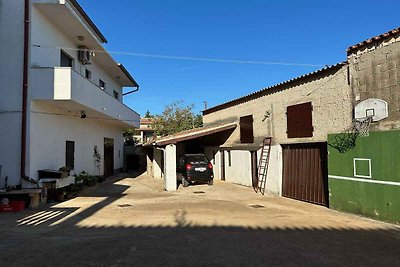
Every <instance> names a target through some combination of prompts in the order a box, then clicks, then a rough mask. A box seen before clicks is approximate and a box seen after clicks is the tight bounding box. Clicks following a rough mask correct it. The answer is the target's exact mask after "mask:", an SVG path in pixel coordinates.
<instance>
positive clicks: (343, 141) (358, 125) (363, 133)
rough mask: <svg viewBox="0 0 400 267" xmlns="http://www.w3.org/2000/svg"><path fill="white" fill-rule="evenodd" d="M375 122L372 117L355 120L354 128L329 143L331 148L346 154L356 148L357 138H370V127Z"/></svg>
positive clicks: (338, 135) (336, 136)
mask: <svg viewBox="0 0 400 267" xmlns="http://www.w3.org/2000/svg"><path fill="white" fill-rule="evenodd" d="M372 121H373V117H372V116H367V117H364V118H358V119H353V126H352V127H350V128H349V129H347V130H345V131H344V132H342V133H340V134H337V135H335V136H334V137H333V139H331V140H329V141H328V144H329V145H330V146H331V147H334V148H336V149H337V150H338V151H339V152H340V153H345V152H347V151H349V150H350V149H353V148H354V147H355V146H356V140H357V137H358V136H360V137H367V136H369V125H370V124H371V122H372Z"/></svg>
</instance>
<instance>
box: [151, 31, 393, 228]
mask: <svg viewBox="0 0 400 267" xmlns="http://www.w3.org/2000/svg"><path fill="white" fill-rule="evenodd" d="M399 40H400V29H395V30H392V31H390V32H388V33H385V34H382V35H379V36H376V37H374V38H371V39H368V40H366V41H364V42H362V43H359V44H356V45H354V46H351V47H350V48H349V49H348V54H347V60H346V62H343V63H339V64H336V65H334V66H330V67H326V68H323V69H320V70H317V71H315V72H312V73H309V74H306V75H303V76H300V77H297V78H294V79H292V80H289V81H285V82H283V83H280V84H277V85H274V86H271V87H268V88H265V89H262V90H260V91H257V92H254V93H251V94H249V95H246V96H243V97H240V98H237V99H234V100H232V101H229V102H226V103H223V104H221V105H218V106H215V107H212V108H209V109H207V110H204V111H203V121H204V127H203V128H200V129H195V130H191V131H187V132H182V133H178V134H175V135H173V136H167V137H164V138H162V139H159V140H157V141H156V142H155V143H154V144H153V145H154V160H153V163H154V164H153V167H154V172H153V174H154V176H155V177H163V178H164V179H165V188H166V190H176V172H175V164H176V160H177V159H178V158H179V155H181V154H183V153H187V152H188V151H190V152H199V153H205V154H206V155H207V156H208V157H209V158H210V159H211V161H212V163H213V165H214V176H215V179H222V180H225V181H228V182H232V183H237V184H241V185H245V186H249V187H252V186H253V187H255V188H257V187H259V181H258V180H257V179H258V178H259V174H258V173H257V172H258V170H259V167H260V164H259V163H260V158H261V157H262V155H261V151H262V147H263V140H264V139H265V138H267V137H269V138H272V144H271V149H270V155H269V169H268V173H267V179H266V188H265V189H266V191H268V192H270V193H273V194H277V195H281V196H285V197H290V198H294V199H298V200H302V201H307V202H311V203H315V204H319V205H324V206H328V207H330V208H334V209H338V210H342V211H347V212H352V213H357V214H362V215H364V216H369V217H372V218H376V219H380V220H386V221H390V222H397V223H399V222H400V206H399V205H400V202H399V201H398V196H400V187H399V186H400V164H399V162H400V156H399V154H398V151H399V149H400V141H399V140H400V131H399V126H400V121H399V118H400V98H399V93H398V92H399V89H400V88H399V87H400V80H399V77H400V44H399ZM363 135H364V136H363ZM188 148H190V149H188ZM258 189H259V188H258Z"/></svg>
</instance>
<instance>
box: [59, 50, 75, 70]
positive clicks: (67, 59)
mask: <svg viewBox="0 0 400 267" xmlns="http://www.w3.org/2000/svg"><path fill="white" fill-rule="evenodd" d="M60 52H61V54H60V67H70V68H72V65H73V61H74V60H73V59H72V57H71V56H69V55H68V54H67V53H65V52H64V51H62V50H60Z"/></svg>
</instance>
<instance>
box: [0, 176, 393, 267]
mask: <svg viewBox="0 0 400 267" xmlns="http://www.w3.org/2000/svg"><path fill="white" fill-rule="evenodd" d="M250 205H254V207H251V206H250ZM0 222H1V223H0V266H8V265H10V266H29V265H31V266H125V265H131V266H132V265H134V266H149V265H150V266H161V265H163V266H165V265H168V266H183V265H185V266H197V265H203V266H205V265H212V266H271V265H285V266H299V265H310V266H321V265H323V266H325V265H327V266H339V265H364V266H368V265H380V266H396V265H400V231H399V228H398V227H396V226H393V225H389V224H384V223H379V222H375V221H372V220H369V219H363V218H359V217H356V216H352V215H348V214H342V213H338V212H335V211H332V210H329V209H326V208H324V207H319V206H315V205H311V204H307V203H303V202H298V201H295V200H291V199H286V198H281V197H275V196H260V195H257V194H255V193H254V192H253V191H252V189H250V188H247V187H243V186H238V185H233V184H229V183H225V182H221V181H216V182H215V184H214V186H208V185H198V186H190V187H188V188H182V187H181V188H179V190H178V191H176V192H174V193H167V192H163V191H162V180H159V179H154V178H150V177H148V176H146V175H141V176H138V177H136V178H119V179H113V180H108V181H107V182H105V183H103V184H100V185H97V186H96V187H93V188H89V189H88V190H86V191H84V192H83V193H82V194H81V196H80V197H77V198H75V199H73V200H70V201H66V202H63V203H60V204H57V205H54V206H52V207H48V208H46V209H44V210H40V211H24V212H21V213H15V214H0Z"/></svg>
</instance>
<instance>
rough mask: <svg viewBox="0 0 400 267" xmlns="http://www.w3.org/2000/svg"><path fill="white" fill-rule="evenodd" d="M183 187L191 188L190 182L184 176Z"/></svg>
mask: <svg viewBox="0 0 400 267" xmlns="http://www.w3.org/2000/svg"><path fill="white" fill-rule="evenodd" d="M182 185H183V187H188V186H189V182H188V181H186V179H185V177H183V176H182Z"/></svg>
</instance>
